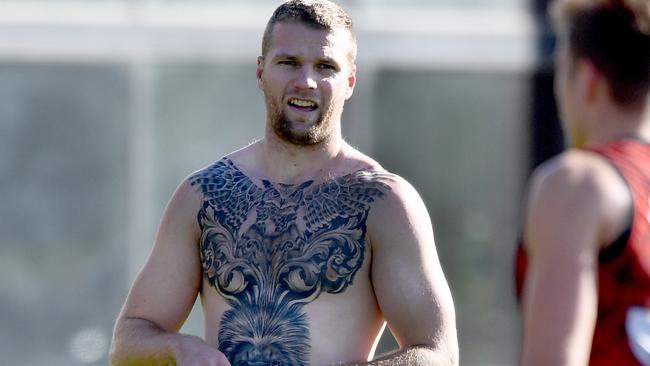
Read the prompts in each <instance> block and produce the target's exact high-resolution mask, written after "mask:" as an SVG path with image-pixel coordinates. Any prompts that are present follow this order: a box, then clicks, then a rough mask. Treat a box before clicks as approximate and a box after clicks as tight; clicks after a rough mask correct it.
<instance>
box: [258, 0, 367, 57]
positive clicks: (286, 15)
mask: <svg viewBox="0 0 650 366" xmlns="http://www.w3.org/2000/svg"><path fill="white" fill-rule="evenodd" d="M292 21H293V22H299V23H302V24H304V25H306V26H308V27H312V28H314V29H322V30H328V31H332V30H337V29H341V30H345V31H347V32H348V33H349V34H350V39H351V41H352V42H351V49H350V61H351V62H354V60H355V59H356V56H357V42H356V38H355V35H354V30H353V27H352V19H351V18H350V16H349V15H348V14H347V13H346V12H345V10H343V8H341V7H340V6H338V5H336V4H335V3H333V2H331V1H328V0H289V1H286V2H284V3H283V4H282V5H280V6H279V7H278V8H277V9H275V11H274V12H273V15H271V18H270V19H269V21H268V23H267V24H266V29H265V30H264V37H263V38H262V57H264V56H266V53H267V51H268V50H269V47H270V42H271V33H272V32H273V27H274V26H275V25H276V24H277V23H281V22H292Z"/></svg>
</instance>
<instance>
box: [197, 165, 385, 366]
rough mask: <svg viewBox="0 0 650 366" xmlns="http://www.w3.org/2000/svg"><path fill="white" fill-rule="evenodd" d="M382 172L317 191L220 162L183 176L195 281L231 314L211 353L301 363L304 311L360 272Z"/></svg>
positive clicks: (233, 359) (254, 361) (253, 361)
mask: <svg viewBox="0 0 650 366" xmlns="http://www.w3.org/2000/svg"><path fill="white" fill-rule="evenodd" d="M390 180H391V175H390V174H389V173H386V172H383V171H378V170H368V171H357V172H354V173H351V174H348V175H345V176H342V177H338V178H334V179H331V180H328V181H325V182H323V183H320V184H314V181H307V182H304V183H302V184H296V185H293V184H278V183H272V182H270V181H267V180H263V181H262V185H261V186H260V185H257V184H255V183H254V182H253V181H252V180H251V179H250V178H249V177H247V176H246V175H245V174H244V173H243V172H242V171H240V170H239V169H238V168H237V167H236V166H235V164H234V163H233V162H232V161H231V160H229V159H228V158H224V159H222V160H220V161H218V162H217V163H215V164H214V165H212V166H210V167H209V168H206V169H204V170H202V171H200V172H198V173H196V174H194V175H193V176H191V177H190V183H191V184H192V186H196V187H198V189H199V190H200V192H201V193H202V194H203V200H202V205H201V208H200V210H199V212H198V215H197V219H198V223H199V226H200V228H201V239H200V256H201V263H202V266H203V275H204V277H205V278H206V280H207V281H208V283H209V284H210V285H211V286H212V287H214V289H216V291H217V292H218V293H219V294H220V295H221V296H222V297H223V298H224V299H225V301H226V302H227V303H228V305H229V306H230V307H231V308H230V309H229V310H227V311H226V312H225V313H224V314H223V316H222V319H221V324H220V330H219V345H218V346H219V350H220V351H221V352H223V353H224V354H225V355H226V357H228V359H229V360H230V363H231V364H232V365H233V366H238V365H242V366H271V365H273V366H285V365H307V364H308V362H309V357H310V348H311V346H310V333H309V319H308V318H307V315H306V314H305V312H304V310H303V307H304V305H306V304H308V303H310V302H312V301H314V300H315V299H316V298H318V296H319V295H320V294H322V293H324V292H325V293H330V294H337V293H342V292H344V291H345V290H346V288H347V287H348V286H350V285H351V284H352V282H353V280H354V276H355V274H356V273H357V271H358V270H359V269H360V268H361V267H362V265H363V262H364V255H365V250H366V220H367V218H368V213H369V211H370V206H371V203H372V202H373V201H374V200H376V199H378V198H381V197H383V196H384V194H385V192H387V191H388V190H390V187H389V185H388V183H389V181H390Z"/></svg>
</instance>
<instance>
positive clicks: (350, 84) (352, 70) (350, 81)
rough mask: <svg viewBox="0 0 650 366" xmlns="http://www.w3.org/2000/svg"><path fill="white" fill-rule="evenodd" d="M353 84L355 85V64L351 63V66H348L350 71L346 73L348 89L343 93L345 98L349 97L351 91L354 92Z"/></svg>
mask: <svg viewBox="0 0 650 366" xmlns="http://www.w3.org/2000/svg"><path fill="white" fill-rule="evenodd" d="M355 85H357V65H355V64H352V67H350V72H349V74H348V91H347V93H346V94H345V99H350V97H351V96H352V92H354V86H355Z"/></svg>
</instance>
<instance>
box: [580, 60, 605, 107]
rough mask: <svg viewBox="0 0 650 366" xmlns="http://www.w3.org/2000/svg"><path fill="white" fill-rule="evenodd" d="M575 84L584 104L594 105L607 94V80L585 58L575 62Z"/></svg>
mask: <svg viewBox="0 0 650 366" xmlns="http://www.w3.org/2000/svg"><path fill="white" fill-rule="evenodd" d="M575 82H576V84H577V86H578V87H579V88H580V89H579V90H580V97H581V99H582V101H583V102H584V103H589V104H591V103H594V102H596V101H598V100H599V99H600V98H602V97H604V96H605V95H606V94H607V93H609V90H608V87H609V84H608V83H607V79H606V78H605V76H604V75H603V73H602V72H601V71H600V69H598V67H596V65H594V63H593V62H592V61H591V60H589V59H586V58H579V59H578V60H576V67H575Z"/></svg>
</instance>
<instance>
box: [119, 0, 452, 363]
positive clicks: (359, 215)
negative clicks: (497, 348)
mask: <svg viewBox="0 0 650 366" xmlns="http://www.w3.org/2000/svg"><path fill="white" fill-rule="evenodd" d="M355 56H356V41H355V37H354V34H353V32H352V24H351V20H350V18H349V16H348V15H347V14H346V13H345V12H344V11H343V10H342V9H341V8H340V7H339V6H337V5H335V4H333V3H331V2H328V1H325V0H315V1H314V0H292V1H289V2H286V3H284V4H282V5H281V6H280V7H278V9H276V11H275V12H274V14H273V16H272V17H271V19H270V21H269V23H268V25H267V28H266V31H265V33H264V38H263V43H262V56H260V57H259V58H258V60H257V81H258V85H259V88H260V89H261V90H262V91H263V93H264V97H265V102H266V110H267V118H266V129H265V133H264V138H262V139H261V140H259V141H257V142H255V143H253V144H251V145H249V146H247V147H245V148H243V149H241V150H238V151H235V152H233V153H231V154H230V155H228V156H226V157H224V158H223V159H221V160H219V161H217V162H216V163H214V164H213V165H211V166H209V167H206V168H205V169H202V170H200V171H198V172H196V173H194V174H192V175H191V176H189V177H188V178H187V179H186V180H185V181H183V182H182V183H181V184H180V185H179V187H178V188H177V190H176V192H175V193H174V195H173V197H172V198H171V200H170V202H169V204H168V206H167V208H166V210H165V213H164V215H163V219H162V222H161V225H160V228H159V232H158V235H157V238H156V241H155V244H154V248H153V250H152V252H151V254H150V257H149V259H148V260H147V262H146V264H145V266H144V268H143V269H142V271H141V272H140V274H139V275H138V277H137V279H136V281H135V283H134V284H133V287H132V289H131V291H130V293H129V296H128V298H127V300H126V303H125V304H124V307H123V309H122V312H121V314H120V316H119V318H118V320H117V324H116V326H115V332H114V339H113V347H112V352H111V360H112V362H113V364H115V365H166V364H177V365H183V366H189V365H203V366H205V365H214V366H216V365H260V366H261V365H341V364H369V365H456V364H457V363H458V345H457V338H456V329H455V316H454V309H453V303H452V299H451V295H450V291H449V288H448V286H447V283H446V280H445V277H444V274H443V272H442V270H441V267H440V264H439V262H438V258H437V255H436V249H435V245H434V240H433V231H432V228H431V223H430V219H429V216H428V214H427V211H426V208H425V206H424V204H423V202H422V199H421V198H420V197H419V195H418V194H417V192H416V191H415V190H414V189H413V187H411V186H410V185H409V184H408V183H407V182H406V181H405V180H403V179H402V178H400V177H398V176H396V175H393V174H391V173H388V172H386V171H385V170H383V169H382V167H381V166H380V165H379V164H378V163H377V162H375V161H373V160H372V159H371V158H369V157H367V156H365V155H363V154H362V153H360V152H359V151H357V150H355V149H354V148H352V147H351V146H349V145H348V144H347V143H346V142H345V141H344V140H343V139H342V136H341V113H342V110H343V105H344V103H345V101H346V100H347V99H348V98H350V96H351V95H352V91H353V89H354V86H355V82H356V76H355V71H356V70H355V64H354V60H355ZM198 294H201V302H202V305H203V312H204V315H205V319H204V320H205V339H201V338H198V337H194V336H189V335H184V334H179V333H178V331H179V329H180V328H181V325H182V324H183V322H184V321H185V319H186V317H187V316H188V313H189V312H190V310H191V308H192V305H193V304H194V301H195V299H196V297H197V295H198ZM386 322H387V323H388V326H389V327H390V329H391V331H392V332H393V334H394V335H395V338H396V340H397V342H398V343H399V345H400V350H398V351H395V352H394V353H392V354H389V355H385V356H382V357H381V358H380V359H377V360H374V361H371V362H370V363H366V362H367V361H368V360H369V359H371V358H372V357H373V353H374V347H375V345H376V342H377V340H378V337H379V336H380V334H381V332H382V329H383V327H384V325H385V324H386Z"/></svg>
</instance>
